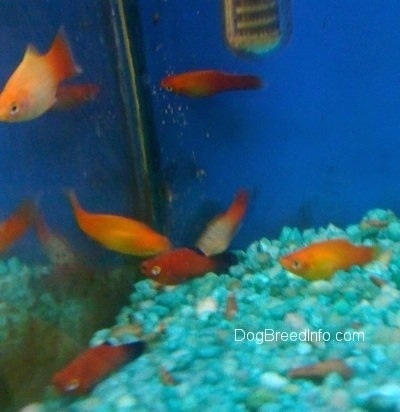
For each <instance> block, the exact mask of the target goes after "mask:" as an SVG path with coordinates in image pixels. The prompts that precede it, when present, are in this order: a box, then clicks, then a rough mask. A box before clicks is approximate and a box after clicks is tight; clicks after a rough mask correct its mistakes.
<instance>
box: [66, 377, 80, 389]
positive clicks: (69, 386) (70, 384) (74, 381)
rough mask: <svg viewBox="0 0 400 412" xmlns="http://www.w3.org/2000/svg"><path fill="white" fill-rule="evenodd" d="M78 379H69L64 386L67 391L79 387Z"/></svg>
mask: <svg viewBox="0 0 400 412" xmlns="http://www.w3.org/2000/svg"><path fill="white" fill-rule="evenodd" d="M79 385H80V381H79V379H78V378H74V379H71V380H70V381H69V382H68V384H67V385H66V386H65V390H66V391H67V392H72V391H74V390H75V389H77V388H79Z"/></svg>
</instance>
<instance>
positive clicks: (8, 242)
mask: <svg viewBox="0 0 400 412" xmlns="http://www.w3.org/2000/svg"><path fill="white" fill-rule="evenodd" d="M35 210H36V208H35V205H34V204H33V203H32V202H31V201H29V200H24V201H23V202H21V204H20V205H19V206H18V207H17V208H16V210H15V211H14V212H13V213H12V215H11V216H9V217H8V218H7V219H6V220H4V221H3V222H1V223H0V253H2V252H4V251H6V250H7V249H8V248H9V247H11V246H12V245H13V244H14V243H15V242H16V241H17V240H18V239H19V238H20V237H22V236H23V235H24V234H25V232H26V231H27V230H28V229H29V227H30V225H31V224H32V222H33V220H34V216H35Z"/></svg>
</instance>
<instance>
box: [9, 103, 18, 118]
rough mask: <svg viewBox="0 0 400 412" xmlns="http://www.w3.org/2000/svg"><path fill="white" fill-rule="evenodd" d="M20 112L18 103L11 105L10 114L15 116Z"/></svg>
mask: <svg viewBox="0 0 400 412" xmlns="http://www.w3.org/2000/svg"><path fill="white" fill-rule="evenodd" d="M18 112H19V106H18V104H17V103H13V104H12V105H11V108H10V114H11V115H14V114H17V113H18Z"/></svg>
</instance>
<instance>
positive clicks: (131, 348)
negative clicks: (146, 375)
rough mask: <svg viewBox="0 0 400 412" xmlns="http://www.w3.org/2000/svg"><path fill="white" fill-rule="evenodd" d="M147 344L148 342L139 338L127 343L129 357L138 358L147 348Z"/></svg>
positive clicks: (126, 351) (125, 347) (125, 346)
mask: <svg viewBox="0 0 400 412" xmlns="http://www.w3.org/2000/svg"><path fill="white" fill-rule="evenodd" d="M146 346H147V345H146V342H144V341H142V340H139V341H136V342H132V343H127V344H125V345H124V349H125V353H126V354H127V356H128V358H129V359H136V358H138V357H139V356H140V355H141V354H142V353H143V352H144V351H145V350H146Z"/></svg>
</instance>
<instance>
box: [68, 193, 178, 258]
mask: <svg viewBox="0 0 400 412" xmlns="http://www.w3.org/2000/svg"><path fill="white" fill-rule="evenodd" d="M67 195H68V198H69V200H70V202H71V205H72V208H73V211H74V214H75V219H76V221H77V223H78V225H79V227H80V228H81V230H82V231H83V232H85V233H86V234H87V235H88V236H89V237H91V238H92V239H93V240H95V241H96V242H98V243H100V244H101V245H103V246H104V247H106V248H107V249H110V250H114V251H115V252H119V253H126V254H129V255H135V256H151V255H155V254H157V253H161V252H165V251H166V250H168V249H170V248H171V243H170V241H169V239H168V238H167V237H165V236H163V235H161V234H159V233H157V232H156V231H154V230H153V229H151V228H150V227H149V226H147V225H146V224H144V223H142V222H139V221H137V220H134V219H129V218H126V217H123V216H117V215H106V214H97V213H89V212H86V211H85V210H83V209H82V208H81V206H80V205H79V202H78V199H77V198H76V196H75V194H74V193H73V192H72V191H70V192H68V193H67Z"/></svg>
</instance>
